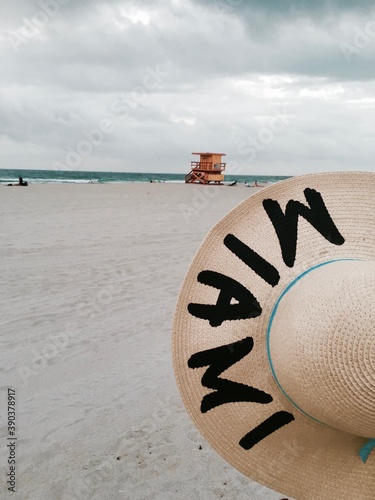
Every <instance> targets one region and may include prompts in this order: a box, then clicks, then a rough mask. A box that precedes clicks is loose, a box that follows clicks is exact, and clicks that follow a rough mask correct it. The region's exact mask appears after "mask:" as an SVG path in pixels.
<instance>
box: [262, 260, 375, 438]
mask: <svg viewBox="0 0 375 500" xmlns="http://www.w3.org/2000/svg"><path fill="white" fill-rule="evenodd" d="M374 300H375V262H373V261H371V262H369V261H350V260H346V261H336V262H331V263H327V264H326V265H323V266H320V267H317V268H313V269H312V270H310V271H309V272H307V273H304V275H302V276H301V277H299V278H297V279H296V280H295V282H294V283H293V285H292V286H291V287H290V288H289V289H288V290H287V291H286V292H285V293H284V295H283V296H282V298H281V299H280V300H279V303H278V305H277V309H276V310H275V313H274V318H273V321H272V325H271V327H270V332H269V335H270V337H269V354H270V361H271V363H272V367H273V371H274V374H275V377H276V379H277V382H278V384H279V385H280V387H281V389H282V390H283V392H284V393H285V394H286V395H287V397H288V398H289V399H290V400H291V401H292V402H293V403H294V404H295V405H296V406H297V407H298V408H299V409H300V410H301V411H302V412H303V413H305V414H307V415H308V416H310V417H311V418H313V419H315V420H317V421H319V422H321V423H325V424H327V425H330V426H331V427H334V428H336V429H339V430H342V431H345V432H349V433H351V434H355V435H357V436H363V437H368V438H371V437H374V436H375V302H374Z"/></svg>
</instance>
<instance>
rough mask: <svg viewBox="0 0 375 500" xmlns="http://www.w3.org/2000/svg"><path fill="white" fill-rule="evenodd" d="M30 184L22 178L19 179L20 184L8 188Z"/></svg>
mask: <svg viewBox="0 0 375 500" xmlns="http://www.w3.org/2000/svg"><path fill="white" fill-rule="evenodd" d="M28 185H29V183H28V182H27V181H24V180H23V179H22V177H18V184H7V186H28Z"/></svg>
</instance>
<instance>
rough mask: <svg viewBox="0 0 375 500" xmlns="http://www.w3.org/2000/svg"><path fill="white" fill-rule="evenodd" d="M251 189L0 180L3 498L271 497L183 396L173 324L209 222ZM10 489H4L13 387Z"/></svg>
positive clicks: (173, 499)
mask: <svg viewBox="0 0 375 500" xmlns="http://www.w3.org/2000/svg"><path fill="white" fill-rule="evenodd" d="M254 191H255V189H253V188H245V187H244V186H243V185H242V186H240V185H239V186H235V187H227V186H218V187H215V186H197V185H184V184H162V183H160V184H158V183H155V184H146V183H145V184H112V185H110V184H107V185H105V184H104V185H97V184H84V185H82V184H81V185H64V184H57V185H52V184H44V185H30V186H29V187H27V188H21V187H17V188H16V187H5V186H1V187H0V205H1V224H0V232H1V247H0V252H1V253H0V255H1V276H2V286H1V289H0V297H1V319H0V322H1V351H0V356H1V388H2V391H1V392H2V398H1V401H2V403H1V408H0V414H1V415H2V417H1V430H2V433H1V436H2V443H1V448H0V450H1V451H0V464H1V467H2V470H3V474H2V475H1V479H0V488H1V493H0V497H1V498H20V499H22V500H27V499H32V500H38V499H41V500H54V499H62V500H86V499H87V500H89V499H98V500H113V499H114V500H116V499H129V500H130V499H131V500H151V499H157V500H180V499H188V500H193V499H205V500H214V499H218V498H224V499H236V500H237V499H238V500H242V499H244V500H245V499H254V500H257V499H262V500H263V499H268V500H280V499H282V498H284V497H283V495H282V494H279V493H275V492H272V491H271V490H269V489H267V488H265V487H263V486H260V485H258V484H256V483H254V482H253V481H251V480H250V479H248V478H246V477H245V476H243V475H242V474H240V473H239V472H237V471H236V470H235V469H233V468H232V467H231V466H230V465H228V464H227V463H226V462H224V460H223V459H222V458H221V457H220V456H218V455H217V454H216V452H214V451H213V450H212V449H211V448H210V446H209V445H208V444H207V443H206V442H205V441H204V439H203V438H202V437H201V435H200V434H199V432H198V431H197V430H196V428H195V427H194V425H193V423H192V422H191V420H190V417H189V416H188V413H187V411H186V410H185V407H184V406H183V403H182V401H181V399H180V396H179V393H178V390H177V387H176V383H175V379H174V374H173V369H172V359H171V325H172V320H173V315H174V309H175V304H176V300H177V296H178V292H179V288H180V286H181V284H182V281H183V278H184V276H185V273H186V271H187V269H188V267H189V264H190V262H191V260H192V259H193V256H194V254H195V252H196V250H197V249H198V247H199V245H200V244H201V242H202V240H203V238H204V237H205V235H206V234H207V232H208V231H209V229H210V228H211V227H212V226H213V225H214V224H215V223H216V222H217V221H219V220H220V219H221V218H222V217H223V216H224V215H225V214H226V213H227V212H228V211H229V210H230V209H232V208H233V207H234V206H236V205H237V204H238V203H240V202H241V201H242V200H244V199H245V198H247V197H248V196H250V194H251V193H252V192H254ZM8 387H10V388H13V389H15V391H16V400H17V406H16V410H17V411H16V436H15V437H17V443H16V472H17V475H16V494H15V495H14V494H13V496H12V493H11V492H8V491H7V484H6V476H5V473H4V472H5V471H6V470H8V469H9V466H8V465H7V460H8V455H9V452H8V448H7V436H8V429H7V422H6V411H7V406H6V401H7V388H8Z"/></svg>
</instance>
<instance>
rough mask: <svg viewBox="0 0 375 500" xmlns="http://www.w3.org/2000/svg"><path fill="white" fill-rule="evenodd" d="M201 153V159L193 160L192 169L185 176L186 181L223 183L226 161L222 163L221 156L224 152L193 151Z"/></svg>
mask: <svg viewBox="0 0 375 500" xmlns="http://www.w3.org/2000/svg"><path fill="white" fill-rule="evenodd" d="M191 154H192V155H199V157H200V158H199V161H192V162H191V171H190V173H188V174H187V175H186V176H185V182H187V183H198V184H209V183H210V182H214V183H215V184H221V183H222V181H223V180H224V174H223V172H224V170H225V163H222V161H221V157H222V156H225V154H224V153H191Z"/></svg>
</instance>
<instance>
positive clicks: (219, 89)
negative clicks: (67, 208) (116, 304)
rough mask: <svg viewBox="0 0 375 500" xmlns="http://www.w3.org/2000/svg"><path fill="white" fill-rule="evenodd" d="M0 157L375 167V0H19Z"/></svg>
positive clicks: (3, 164) (7, 31)
mask: <svg viewBox="0 0 375 500" xmlns="http://www.w3.org/2000/svg"><path fill="white" fill-rule="evenodd" d="M0 13H1V15H0V27H1V31H0V56H1V80H0V85H1V94H0V141H1V142H0V147H1V154H0V168H34V169H60V170H63V169H66V170H102V171H129V172H142V171H143V172H180V173H184V172H186V171H187V170H188V168H189V165H190V161H191V160H192V159H194V158H193V157H192V156H191V152H192V151H217V152H223V153H226V154H227V156H226V161H227V163H228V170H229V172H232V173H239V174H245V175H246V174H265V175H266V174H267V175H296V174H300V173H307V172H318V171H332V170H372V171H373V170H375V168H374V166H375V1H374V0H372V1H366V0H362V1H361V0H359V1H354V0H353V1H349V0H342V1H339V0H331V1H323V0H303V1H294V0H159V1H151V0H143V1H135V0H133V1H131V0H107V1H100V0H79V1H78V0H37V1H35V0H13V1H12V2H3V3H2V6H1V11H0Z"/></svg>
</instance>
